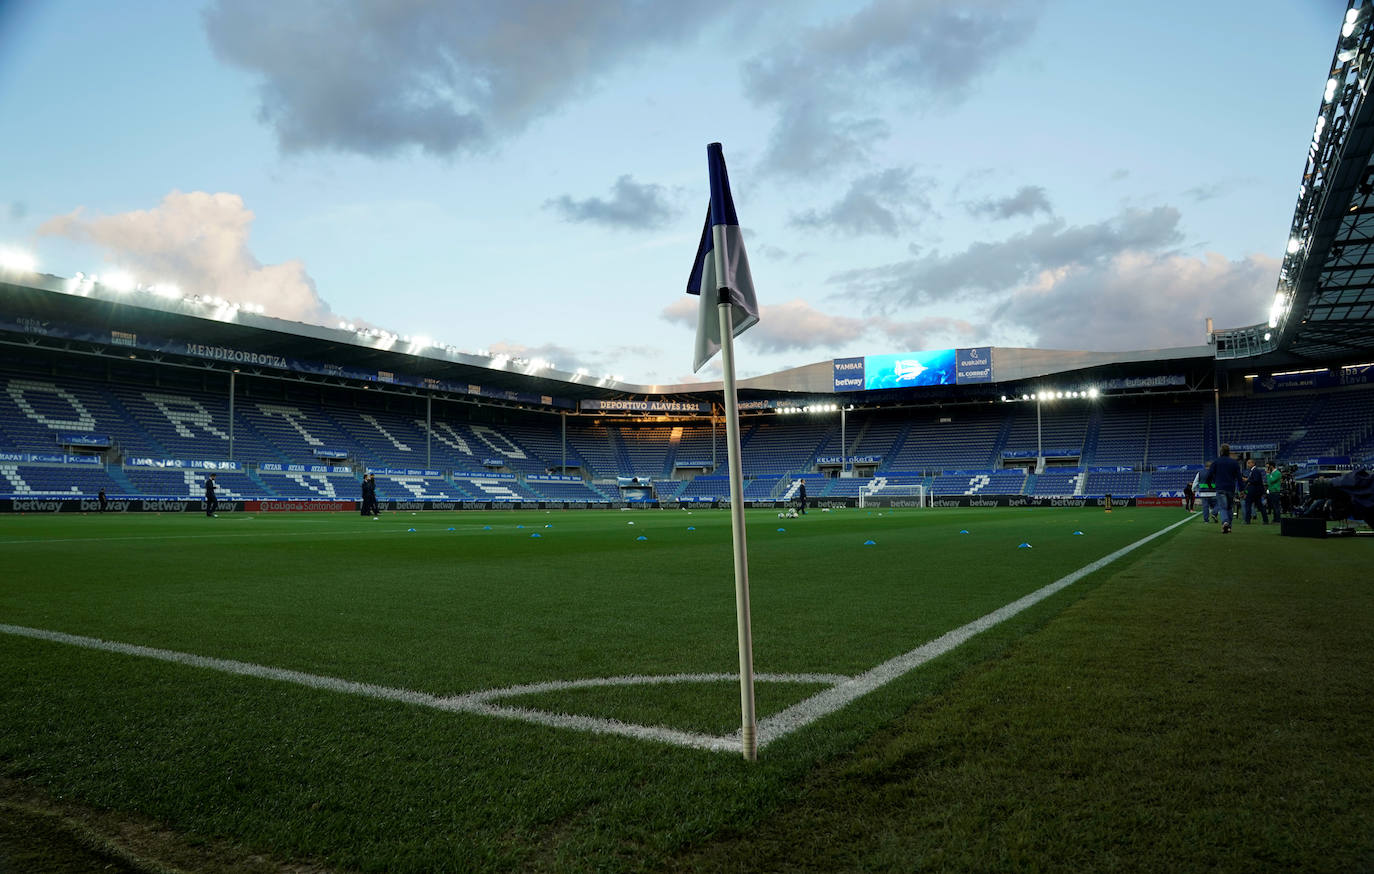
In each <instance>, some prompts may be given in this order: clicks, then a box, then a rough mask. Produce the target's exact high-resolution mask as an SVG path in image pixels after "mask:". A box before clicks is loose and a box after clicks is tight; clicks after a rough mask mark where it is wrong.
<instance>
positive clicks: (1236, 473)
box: [1206, 443, 1243, 534]
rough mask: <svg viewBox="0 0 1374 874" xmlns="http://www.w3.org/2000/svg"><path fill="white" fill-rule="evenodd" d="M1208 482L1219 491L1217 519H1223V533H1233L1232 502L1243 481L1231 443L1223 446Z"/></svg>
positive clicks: (1209, 469) (1208, 473) (1210, 470)
mask: <svg viewBox="0 0 1374 874" xmlns="http://www.w3.org/2000/svg"><path fill="white" fill-rule="evenodd" d="M1206 479H1207V481H1208V482H1209V483H1211V484H1212V485H1214V486H1216V489H1217V518H1219V519H1221V533H1222V534H1230V533H1231V501H1232V500H1233V499H1234V498H1235V496H1236V489H1237V488H1239V487H1240V484H1241V480H1242V479H1243V477H1242V475H1241V472H1240V462H1238V461H1236V460H1235V459H1234V458H1232V457H1231V446H1230V444H1229V443H1223V444H1221V455H1219V456H1217V459H1216V461H1213V462H1212V465H1211V467H1208V468H1207V477H1206Z"/></svg>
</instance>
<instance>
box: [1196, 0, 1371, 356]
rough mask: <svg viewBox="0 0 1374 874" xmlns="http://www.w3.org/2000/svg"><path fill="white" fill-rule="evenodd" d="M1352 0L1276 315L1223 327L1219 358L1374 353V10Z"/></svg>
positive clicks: (1309, 159) (1306, 172)
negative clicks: (1372, 95)
mask: <svg viewBox="0 0 1374 874" xmlns="http://www.w3.org/2000/svg"><path fill="white" fill-rule="evenodd" d="M1348 2H1349V8H1348V10H1347V12H1346V17H1345V20H1344V22H1343V24H1342V28H1341V36H1340V38H1339V40H1338V41H1337V45H1336V51H1335V54H1334V56H1333V57H1332V60H1331V67H1330V72H1329V76H1328V79H1327V82H1326V90H1325V92H1324V94H1323V96H1322V102H1321V106H1320V108H1319V110H1318V113H1317V121H1316V125H1315V128H1314V130H1313V135H1312V143H1311V145H1310V147H1309V149H1308V155H1307V163H1306V165H1305V167H1304V171H1303V177H1302V181H1301V184H1300V185H1299V188H1298V203H1297V208H1296V209H1295V210H1294V213H1293V222H1292V227H1291V230H1290V236H1289V242H1288V251H1287V253H1286V255H1285V257H1284V261H1283V267H1282V269H1281V271H1280V275H1279V282H1278V288H1277V290H1276V292H1275V295H1274V306H1273V310H1272V311H1271V314H1270V319H1269V322H1268V323H1267V324H1261V325H1254V326H1250V327H1246V328H1238V329H1234V330H1229V331H1219V332H1217V333H1216V335H1215V342H1216V353H1217V357H1218V358H1219V359H1233V358H1254V359H1256V360H1253V361H1252V362H1251V364H1252V366H1259V367H1264V368H1268V369H1276V368H1278V367H1285V366H1288V367H1300V366H1327V365H1332V364H1340V363H1351V362H1354V361H1370V360H1374V101H1370V100H1369V99H1367V98H1368V95H1369V88H1370V84H1371V78H1374V77H1372V76H1371V74H1372V73H1374V15H1371V11H1370V10H1371V7H1370V6H1369V5H1367V4H1366V5H1363V6H1360V5H1359V4H1360V0H1348Z"/></svg>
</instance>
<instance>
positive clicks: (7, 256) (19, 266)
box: [0, 249, 38, 273]
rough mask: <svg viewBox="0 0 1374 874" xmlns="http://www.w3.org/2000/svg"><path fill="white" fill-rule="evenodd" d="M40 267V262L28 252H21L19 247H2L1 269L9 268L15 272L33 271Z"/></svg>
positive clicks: (0, 254)
mask: <svg viewBox="0 0 1374 874" xmlns="http://www.w3.org/2000/svg"><path fill="white" fill-rule="evenodd" d="M37 269H38V262H37V261H35V260H34V259H33V256H32V255H30V254H29V253H28V252H20V251H19V250H18V249H0V270H9V271H13V272H14V273H33V272H35V271H37Z"/></svg>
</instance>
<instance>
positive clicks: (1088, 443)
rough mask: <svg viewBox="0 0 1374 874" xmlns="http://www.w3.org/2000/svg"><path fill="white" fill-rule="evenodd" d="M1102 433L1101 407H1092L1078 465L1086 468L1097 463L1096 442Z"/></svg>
mask: <svg viewBox="0 0 1374 874" xmlns="http://www.w3.org/2000/svg"><path fill="white" fill-rule="evenodd" d="M1101 433H1102V407H1100V406H1094V407H1093V408H1092V411H1091V412H1090V413H1089V414H1088V427H1087V429H1086V433H1085V434H1084V435H1083V454H1082V456H1081V457H1080V458H1079V462H1078V463H1079V464H1081V465H1083V466H1084V467H1087V466H1088V465H1090V464H1095V463H1097V440H1098V437H1099V436H1100V435H1101Z"/></svg>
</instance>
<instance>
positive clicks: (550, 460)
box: [501, 421, 591, 476]
mask: <svg viewBox="0 0 1374 874" xmlns="http://www.w3.org/2000/svg"><path fill="white" fill-rule="evenodd" d="M550 425H551V426H552V427H550V428H535V427H532V426H529V425H514V424H510V425H502V426H501V431H502V433H504V434H506V435H507V436H508V437H510V439H511V440H512V441H513V442H514V443H516V444H517V445H519V446H523V447H525V450H526V451H527V452H528V454H529V455H530V457H531V458H536V459H539V460H540V461H541V462H542V463H543V464H545V465H547V466H548V468H549V469H551V470H552V469H556V468H559V467H562V466H563V464H564V459H565V457H566V460H567V466H568V467H570V468H578V467H580V468H582V470H584V471H586V473H587V474H588V475H589V476H590V475H591V471H590V470H588V464H587V461H586V460H585V459H583V458H582V456H581V455H580V454H579V453H578V451H577V447H576V446H574V445H573V442H572V439H571V435H572V431H573V429H572V427H571V426H569V428H568V434H569V439H568V440H566V441H565V440H564V439H563V437H562V431H561V427H562V426H561V425H558V424H554V423H553V422H552V421H550Z"/></svg>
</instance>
